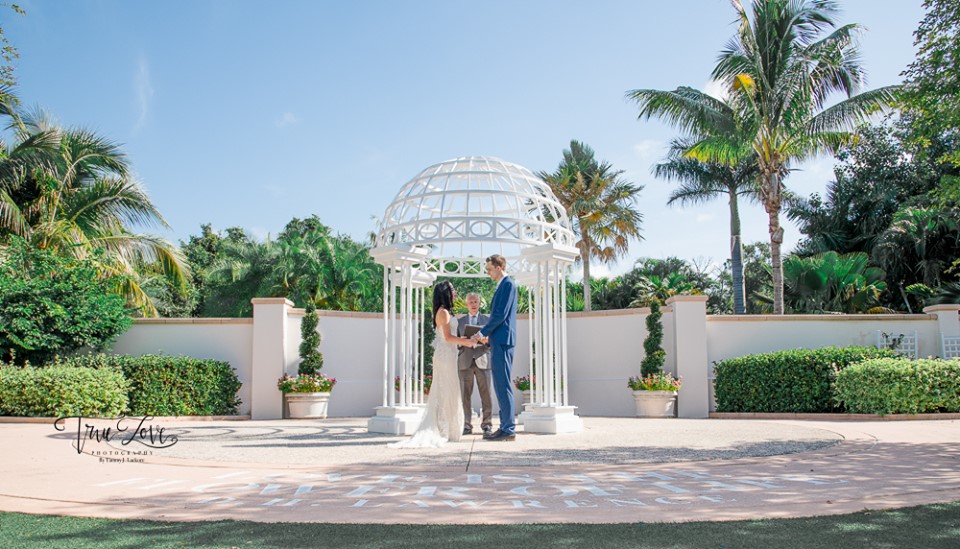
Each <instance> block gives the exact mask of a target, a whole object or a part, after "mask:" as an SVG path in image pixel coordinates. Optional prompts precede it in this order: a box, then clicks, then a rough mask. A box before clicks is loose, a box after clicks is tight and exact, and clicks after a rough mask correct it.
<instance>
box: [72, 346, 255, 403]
mask: <svg viewBox="0 0 960 549" xmlns="http://www.w3.org/2000/svg"><path fill="white" fill-rule="evenodd" d="M63 364H65V365H68V366H74V367H81V368H82V367H92V368H99V369H119V370H121V371H122V372H123V375H124V377H126V378H127V380H128V381H129V382H130V392H129V397H130V414H131V415H135V416H144V415H153V416H207V415H210V416H219V415H235V414H237V409H238V408H239V406H240V399H238V398H237V391H238V390H240V385H241V384H240V380H239V379H237V374H236V372H235V371H234V370H233V368H231V367H230V364H229V363H227V362H223V361H220V360H212V359H197V358H191V357H186V356H166V355H142V356H127V355H104V354H96V355H82V356H76V357H71V358H68V359H65V360H63Z"/></svg>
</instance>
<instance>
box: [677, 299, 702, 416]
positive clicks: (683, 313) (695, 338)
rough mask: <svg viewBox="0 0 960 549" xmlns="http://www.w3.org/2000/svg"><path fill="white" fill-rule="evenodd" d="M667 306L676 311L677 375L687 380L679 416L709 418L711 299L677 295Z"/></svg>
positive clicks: (678, 401)
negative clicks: (709, 313) (708, 357)
mask: <svg viewBox="0 0 960 549" xmlns="http://www.w3.org/2000/svg"><path fill="white" fill-rule="evenodd" d="M667 305H670V306H671V307H672V308H673V319H674V320H673V321H674V329H673V334H674V348H673V353H674V355H673V356H674V357H675V358H676V364H677V375H678V376H680V377H683V386H682V387H680V392H679V393H678V394H677V415H678V416H679V417H691V418H702V417H707V416H708V415H709V413H710V392H709V388H710V380H709V375H710V368H709V363H708V362H707V297H706V296H702V295H677V296H673V297H671V298H669V299H667ZM668 352H669V351H668Z"/></svg>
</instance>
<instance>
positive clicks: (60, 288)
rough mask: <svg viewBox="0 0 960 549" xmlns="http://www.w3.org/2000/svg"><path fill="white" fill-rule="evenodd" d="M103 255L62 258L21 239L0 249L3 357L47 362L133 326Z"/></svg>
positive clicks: (99, 343)
mask: <svg viewBox="0 0 960 549" xmlns="http://www.w3.org/2000/svg"><path fill="white" fill-rule="evenodd" d="M97 259H98V258H97V257H94V258H90V259H72V258H65V257H60V256H58V255H56V254H54V253H53V252H51V251H50V250H42V249H36V248H33V247H31V246H30V245H29V244H28V243H27V242H25V241H24V240H22V239H20V238H13V239H11V240H10V241H9V244H8V245H7V246H6V247H4V248H2V249H0V362H7V363H10V362H15V363H18V364H22V363H24V362H30V363H32V364H35V365H43V364H46V363H48V362H49V361H51V360H52V359H53V358H54V357H55V356H57V355H60V356H66V355H70V354H72V353H74V352H76V351H78V350H79V349H82V348H91V349H96V348H100V347H102V346H104V345H105V344H107V343H108V342H110V341H111V340H113V338H115V337H116V336H117V335H119V334H120V333H122V332H123V331H124V330H126V329H127V328H128V327H129V326H130V323H131V321H130V318H129V315H128V314H127V310H126V308H125V307H124V304H123V299H122V298H121V297H120V296H118V295H116V293H114V292H112V288H113V287H114V285H115V282H114V280H112V279H109V278H107V279H105V278H103V277H101V276H100V274H99V262H98V261H97Z"/></svg>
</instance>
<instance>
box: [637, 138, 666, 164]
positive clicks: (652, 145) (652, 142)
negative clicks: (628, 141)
mask: <svg viewBox="0 0 960 549" xmlns="http://www.w3.org/2000/svg"><path fill="white" fill-rule="evenodd" d="M633 151H634V152H635V153H636V154H637V157H638V158H639V159H640V161H641V162H643V163H644V164H645V165H650V164H653V163H654V162H659V161H660V159H661V158H662V157H663V156H664V155H665V154H666V145H664V143H663V141H659V140H657V139H644V140H643V141H641V142H639V143H637V144H636V145H634V146H633Z"/></svg>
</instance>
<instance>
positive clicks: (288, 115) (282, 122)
mask: <svg viewBox="0 0 960 549" xmlns="http://www.w3.org/2000/svg"><path fill="white" fill-rule="evenodd" d="M299 123H300V119H299V118H297V116H296V115H295V114H293V113H292V112H285V113H283V114H282V115H281V116H280V118H278V119H276V120H274V121H273V124H274V125H275V126H276V127H278V128H286V127H287V126H294V125H296V124H299Z"/></svg>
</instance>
